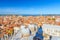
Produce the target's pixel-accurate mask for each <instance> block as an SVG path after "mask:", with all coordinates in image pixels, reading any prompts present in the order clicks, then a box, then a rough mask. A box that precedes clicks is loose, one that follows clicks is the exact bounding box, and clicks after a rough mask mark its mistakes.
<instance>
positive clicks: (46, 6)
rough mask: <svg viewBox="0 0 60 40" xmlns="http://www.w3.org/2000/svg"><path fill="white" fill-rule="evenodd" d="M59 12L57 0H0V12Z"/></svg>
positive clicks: (59, 2)
mask: <svg viewBox="0 0 60 40" xmlns="http://www.w3.org/2000/svg"><path fill="white" fill-rule="evenodd" d="M9 13H10V14H29V15H36V14H38V15H39V14H60V1H59V0H0V14H9Z"/></svg>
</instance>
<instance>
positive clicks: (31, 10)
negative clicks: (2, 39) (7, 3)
mask: <svg viewBox="0 0 60 40" xmlns="http://www.w3.org/2000/svg"><path fill="white" fill-rule="evenodd" d="M2 13H3V14H9V13H10V14H31V15H33V14H40V9H34V8H28V9H21V8H0V14H2Z"/></svg>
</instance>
